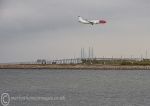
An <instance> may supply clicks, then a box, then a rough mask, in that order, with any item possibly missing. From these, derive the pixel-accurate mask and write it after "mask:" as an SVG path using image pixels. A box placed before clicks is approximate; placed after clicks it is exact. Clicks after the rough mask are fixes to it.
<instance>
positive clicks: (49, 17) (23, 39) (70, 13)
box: [0, 0, 150, 63]
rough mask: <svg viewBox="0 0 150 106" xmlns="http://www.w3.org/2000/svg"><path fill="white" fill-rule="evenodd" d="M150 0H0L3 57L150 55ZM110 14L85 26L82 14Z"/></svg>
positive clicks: (0, 52)
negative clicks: (90, 53) (82, 51)
mask: <svg viewBox="0 0 150 106" xmlns="http://www.w3.org/2000/svg"><path fill="white" fill-rule="evenodd" d="M149 12H150V0H0V62H1V63H2V62H16V61H34V60H36V59H38V58H44V59H57V58H58V59H59V58H72V57H79V56H80V49H81V48H85V49H86V51H87V52H88V47H93V48H94V55H95V56H96V57H103V56H106V57H112V56H113V57H120V56H125V57H130V56H131V55H134V56H135V57H137V56H138V57H140V56H141V55H143V57H144V56H145V51H146V49H147V50H148V56H150V14H149ZM78 15H80V16H82V17H85V18H87V19H105V20H107V21H108V23H107V24H106V25H95V26H91V25H82V24H80V23H78V20H77V16H78Z"/></svg>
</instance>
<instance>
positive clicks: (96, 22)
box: [78, 16, 106, 25]
mask: <svg viewBox="0 0 150 106" xmlns="http://www.w3.org/2000/svg"><path fill="white" fill-rule="evenodd" d="M78 21H79V22H80V23H82V24H91V25H94V24H105V23H106V21H105V20H87V19H83V18H82V17H80V16H78Z"/></svg>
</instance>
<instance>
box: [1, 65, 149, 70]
mask: <svg viewBox="0 0 150 106" xmlns="http://www.w3.org/2000/svg"><path fill="white" fill-rule="evenodd" d="M0 69H81V70H88V69H92V70H150V65H147V66H140V65H139V66H138V65H137V66H132V65H96V64H93V65H84V64H45V65H42V64H0Z"/></svg>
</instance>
